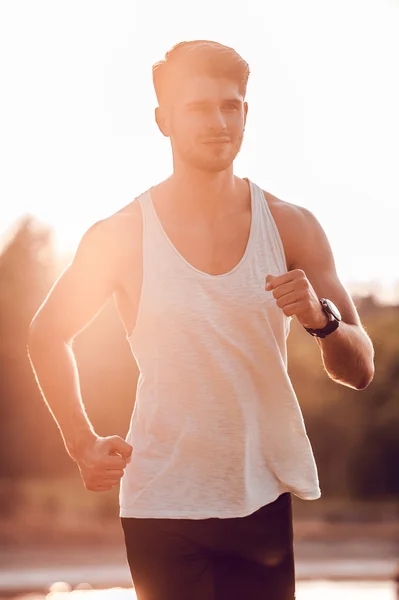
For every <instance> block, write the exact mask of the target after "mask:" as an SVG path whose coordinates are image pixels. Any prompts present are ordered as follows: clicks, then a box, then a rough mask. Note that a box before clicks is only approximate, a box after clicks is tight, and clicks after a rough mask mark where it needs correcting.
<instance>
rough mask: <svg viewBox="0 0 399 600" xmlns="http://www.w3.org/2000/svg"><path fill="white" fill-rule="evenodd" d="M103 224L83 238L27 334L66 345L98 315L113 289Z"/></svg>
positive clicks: (110, 262) (114, 279) (113, 274)
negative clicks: (52, 337) (56, 337)
mask: <svg viewBox="0 0 399 600" xmlns="http://www.w3.org/2000/svg"><path fill="white" fill-rule="evenodd" d="M104 229H106V226H105V227H104V225H103V222H99V223H96V224H95V225H93V226H92V227H91V228H90V229H89V230H88V231H87V232H86V233H85V235H84V236H83V238H82V240H81V242H80V244H79V247H78V249H77V251H76V254H75V256H74V258H73V260H72V261H71V263H70V264H69V265H68V267H67V268H66V269H65V270H64V272H63V273H62V274H61V275H60V277H59V278H58V279H57V281H56V282H55V284H54V285H53V287H52V289H51V290H50V292H49V294H48V295H47V297H46V299H45V301H44V302H43V304H42V306H41V307H40V309H39V311H38V312H37V313H36V315H35V317H34V319H33V321H32V324H31V332H32V333H34V332H35V331H38V332H41V333H43V334H44V335H45V336H46V335H52V334H57V335H59V336H60V337H62V339H64V340H65V341H70V340H72V339H73V337H75V336H76V335H77V334H78V333H79V332H80V331H82V330H83V329H84V328H85V327H86V326H87V325H88V324H89V323H90V322H91V321H92V320H93V319H94V317H95V316H96V315H97V314H98V313H99V312H100V310H101V309H102V307H103V306H104V305H105V303H106V302H107V300H108V299H109V298H110V296H111V295H112V293H113V291H114V289H115V285H116V272H115V269H114V268H113V252H112V251H111V249H110V245H109V244H107V243H106V242H107V240H106V231H104Z"/></svg>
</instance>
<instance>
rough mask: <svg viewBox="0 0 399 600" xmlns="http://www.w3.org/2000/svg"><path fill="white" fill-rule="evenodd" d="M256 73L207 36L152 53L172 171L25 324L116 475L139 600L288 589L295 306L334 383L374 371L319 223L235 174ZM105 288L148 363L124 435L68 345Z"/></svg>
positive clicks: (364, 380)
mask: <svg viewBox="0 0 399 600" xmlns="http://www.w3.org/2000/svg"><path fill="white" fill-rule="evenodd" d="M248 76H249V68H248V65H247V63H246V62H245V61H244V60H243V59H242V58H241V57H240V56H239V55H238V54H237V53H236V52H235V51H234V50H233V49H231V48H228V47H225V46H222V45H220V44H217V43H215V42H208V41H193V42H184V43H181V44H178V45H177V46H175V47H174V48H172V50H171V51H170V52H168V53H167V55H166V57H165V60H164V61H161V62H159V63H157V64H156V65H155V66H154V68H153V78H154V86H155V90H156V94H157V98H158V103H159V106H158V108H157V109H156V121H157V124H158V127H159V129H160V130H161V132H162V133H163V135H165V136H167V137H169V138H170V142H171V146H172V153H173V174H172V175H171V176H170V177H169V178H168V179H166V180H165V181H163V182H161V183H159V184H158V185H155V186H154V187H153V188H151V189H150V190H148V191H146V192H145V193H143V194H142V195H141V196H140V197H139V198H137V199H136V200H135V201H134V202H132V203H131V204H130V205H129V206H127V207H125V208H123V209H122V210H120V211H118V212H117V213H115V214H113V215H112V216H110V217H109V218H107V219H104V220H103V221H101V222H99V223H97V224H96V225H95V226H93V227H92V228H91V229H89V231H88V232H87V233H86V234H85V235H84V236H83V239H82V241H81V243H80V245H79V247H78V250H77V252H76V255H75V257H74V259H73V261H72V262H71V264H70V265H69V266H68V267H67V269H66V270H65V272H64V273H63V274H62V275H61V277H60V278H59V279H58V281H57V282H56V284H55V286H54V287H53V289H52V290H51V292H50V294H49V296H48V297H47V299H46V300H45V302H44V304H43V306H42V307H41V308H40V310H39V312H38V314H37V315H36V317H35V318H34V320H33V322H32V325H31V333H30V342H29V352H30V357H31V360H32V363H33V365H34V369H35V372H36V375H37V378H38V381H39V383H40V386H41V389H42V392H43V395H44V397H45V400H46V401H47V404H48V406H49V408H50V410H51V411H52V413H53V415H54V417H55V419H56V421H57V423H58V425H59V427H60V429H61V433H62V436H63V439H64V442H65V445H66V448H67V450H68V452H69V454H70V456H71V457H72V458H73V459H74V460H75V461H76V463H77V465H78V467H79V469H80V473H81V475H82V478H83V481H84V483H85V486H86V488H87V489H88V490H93V491H103V490H110V489H111V488H112V486H113V485H117V484H118V483H119V481H120V480H121V489H120V517H121V523H122V526H123V531H124V535H125V543H126V551H127V559H128V562H129V566H130V570H131V574H132V579H133V582H134V585H135V588H136V593H137V597H138V599H139V600H169V599H171V600H172V599H173V600H179V599H183V598H184V599H190V600H197V599H198V600H200V599H201V600H211V599H213V600H219V599H222V598H226V599H227V598H228V599H229V600H234V599H237V600H238V599H241V598H242V599H245V600H252V599H253V600H255V599H261V598H262V599H263V600H266V599H272V600H288V599H291V600H292V599H293V598H294V595H295V581H294V558H293V539H292V537H293V536H292V514H291V494H292V493H294V494H296V495H297V496H299V497H301V498H304V499H316V498H318V497H319V496H320V490H319V484H318V478H317V471H316V466H315V463H314V458H313V454H312V450H311V447H310V443H309V440H308V438H307V435H306V431H305V427H304V423H303V419H302V415H301V411H300V408H299V405H298V402H297V399H296V396H295V392H294V390H293V388H292V385H291V382H290V379H289V377H288V374H287V357H286V338H287V336H288V332H289V324H290V320H291V319H292V318H293V317H294V316H295V317H296V318H297V319H298V320H299V322H300V323H301V324H302V325H303V327H304V328H306V330H307V331H308V332H309V333H310V334H311V335H314V336H315V337H316V340H317V342H318V344H319V346H320V350H321V353H322V358H323V361H324V366H325V369H326V371H327V373H328V375H329V376H330V377H331V378H332V379H333V380H335V381H336V382H337V383H341V384H343V385H346V386H349V387H352V388H355V389H358V390H361V389H364V388H365V387H366V386H367V385H368V384H369V383H370V381H371V380H372V378H373V373H374V365H373V346H372V343H371V341H370V339H369V337H368V336H367V334H366V332H365V331H364V329H363V327H362V325H361V322H360V320H359V317H358V314H357V312H356V309H355V307H354V305H353V303H352V300H351V298H350V297H349V295H348V294H347V292H346V290H345V289H344V287H343V286H342V284H341V283H340V281H339V279H338V277H337V273H336V271H335V266H334V259H333V255H332V252H331V249H330V246H329V243H328V241H327V239H326V236H325V233H324V231H323V229H322V227H321V226H320V224H319V223H318V221H317V220H316V218H315V217H314V216H313V214H312V213H311V212H309V211H308V210H306V209H305V208H302V207H300V206H296V205H293V204H290V203H288V202H284V201H282V200H279V199H277V198H275V197H274V196H272V195H271V194H269V193H267V192H265V191H263V190H261V189H260V188H259V187H258V186H257V185H256V184H255V183H253V182H251V181H248V180H247V179H240V178H239V177H236V176H235V175H234V173H233V160H234V158H235V157H236V155H237V153H238V152H239V150H240V147H241V144H242V140H243V133H244V128H245V122H246V118H247V110H248V106H247V103H246V102H245V93H246V87H247V81H248ZM111 294H113V295H114V298H115V302H116V305H117V307H118V310H119V313H120V316H121V319H122V321H123V323H124V326H125V329H126V333H127V339H128V341H129V343H130V345H131V349H132V352H133V354H134V356H135V358H136V361H137V364H138V366H139V370H140V377H139V382H138V387H137V398H136V404H135V408H134V412H133V415H132V421H131V424H130V428H129V432H128V435H127V438H126V440H123V439H121V438H120V437H118V436H110V437H104V438H103V437H99V436H98V435H96V433H95V431H94V430H93V427H92V426H91V424H90V422H89V420H88V418H87V416H86V414H85V411H84V408H83V404H82V401H81V397H80V391H79V381H78V375H77V369H76V366H75V361H74V357H73V353H72V349H71V343H72V340H73V338H74V337H75V336H76V335H77V334H78V333H79V331H81V330H82V329H83V328H84V327H86V326H87V324H88V323H89V322H90V321H91V320H92V319H93V318H94V316H95V315H96V314H97V313H98V312H99V310H100V309H101V308H102V306H103V305H104V303H105V302H106V301H107V299H108V298H109V297H110V295H111ZM304 331H305V329H304ZM122 477H123V478H122Z"/></svg>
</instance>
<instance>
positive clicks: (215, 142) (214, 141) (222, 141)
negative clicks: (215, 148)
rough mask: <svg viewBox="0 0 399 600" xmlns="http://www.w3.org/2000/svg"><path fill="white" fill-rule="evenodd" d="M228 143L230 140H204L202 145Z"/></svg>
mask: <svg viewBox="0 0 399 600" xmlns="http://www.w3.org/2000/svg"><path fill="white" fill-rule="evenodd" d="M229 142H230V138H226V137H224V138H209V139H207V140H204V141H203V142H202V143H203V144H228V143H229Z"/></svg>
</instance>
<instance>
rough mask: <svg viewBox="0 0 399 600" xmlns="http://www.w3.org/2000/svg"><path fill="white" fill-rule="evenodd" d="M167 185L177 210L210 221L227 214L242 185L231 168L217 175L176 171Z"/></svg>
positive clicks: (192, 171) (195, 171) (189, 170)
mask: <svg viewBox="0 0 399 600" xmlns="http://www.w3.org/2000/svg"><path fill="white" fill-rule="evenodd" d="M168 181H169V185H170V190H171V199H173V200H172V201H173V204H175V205H176V207H178V208H179V209H180V207H181V209H182V210H184V211H187V212H189V213H190V214H193V215H202V216H204V217H209V218H213V217H216V216H217V215H218V214H223V213H225V212H226V208H227V207H228V206H229V205H231V201H232V198H233V196H234V195H237V192H238V191H239V190H241V189H242V188H241V185H242V183H243V182H242V181H241V180H240V179H239V178H238V177H236V176H235V175H234V173H233V166H231V167H229V168H228V169H226V170H225V171H221V172H219V173H204V172H202V171H198V170H194V169H187V168H185V169H184V170H180V169H175V170H174V172H173V175H171V177H170V178H169V180H168Z"/></svg>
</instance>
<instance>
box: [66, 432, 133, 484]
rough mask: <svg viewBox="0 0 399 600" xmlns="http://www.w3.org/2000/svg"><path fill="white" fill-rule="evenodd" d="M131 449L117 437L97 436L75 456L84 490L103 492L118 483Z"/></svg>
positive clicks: (128, 460) (128, 459)
mask: <svg viewBox="0 0 399 600" xmlns="http://www.w3.org/2000/svg"><path fill="white" fill-rule="evenodd" d="M132 451H133V447H132V446H131V445H130V444H128V443H127V442H126V441H125V440H124V439H122V438H121V437H119V436H117V435H113V436H110V437H99V436H97V437H96V438H95V439H94V440H93V441H90V443H88V444H85V445H84V446H83V447H81V448H80V449H79V451H78V452H76V454H75V457H74V458H75V461H76V463H77V465H78V467H79V471H80V474H81V477H82V479H83V482H84V484H85V487H86V489H88V490H90V491H91V492H105V491H108V490H110V489H112V486H114V485H118V483H119V482H120V480H121V478H122V476H123V472H124V469H125V467H126V464H127V463H128V462H130V457H131V454H132Z"/></svg>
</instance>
